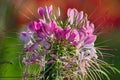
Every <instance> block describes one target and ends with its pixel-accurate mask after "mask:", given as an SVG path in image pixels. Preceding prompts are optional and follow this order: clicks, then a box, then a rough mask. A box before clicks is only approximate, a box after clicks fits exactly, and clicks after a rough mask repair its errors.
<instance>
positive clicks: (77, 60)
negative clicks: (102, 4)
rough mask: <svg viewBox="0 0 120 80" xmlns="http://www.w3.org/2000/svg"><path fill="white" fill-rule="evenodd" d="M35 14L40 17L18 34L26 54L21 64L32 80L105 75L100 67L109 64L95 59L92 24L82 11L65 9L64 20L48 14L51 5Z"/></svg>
mask: <svg viewBox="0 0 120 80" xmlns="http://www.w3.org/2000/svg"><path fill="white" fill-rule="evenodd" d="M38 14H39V15H40V16H41V18H38V19H37V20H35V21H32V22H31V23H30V24H29V25H28V28H27V29H28V30H27V31H26V32H21V33H20V39H21V40H22V41H23V42H24V50H25V53H26V54H25V55H24V56H23V60H22V63H23V64H25V65H26V68H28V66H29V67H30V68H29V69H26V70H28V71H25V73H26V72H27V73H28V74H34V75H35V76H36V77H34V79H35V80H36V79H37V78H39V79H40V80H43V79H44V80H57V79H59V78H60V79H61V80H68V79H70V80H86V79H90V80H98V79H100V80H101V77H100V76H99V75H98V74H103V75H105V76H106V77H107V78H108V76H107V74H106V72H105V71H104V70H102V69H103V67H104V66H105V65H106V66H107V65H109V64H107V63H105V62H104V63H101V62H102V61H100V60H99V56H98V55H97V53H98V52H99V51H97V49H96V47H95V45H94V44H95V41H96V39H97V35H96V34H94V24H93V23H91V22H90V21H89V20H88V19H87V16H86V15H85V14H84V12H83V11H80V12H78V11H77V10H76V9H75V8H74V9H68V11H67V16H68V19H66V22H65V23H61V21H59V20H57V19H54V18H53V17H52V6H50V7H44V8H39V9H38ZM100 54H101V53H100ZM109 66H110V65H109ZM31 67H34V69H35V70H32V71H33V72H31V71H29V70H31ZM110 68H111V67H110ZM114 69H115V70H116V68H113V69H112V70H114ZM36 70H37V71H36ZM34 72H36V73H34ZM24 75H26V74H24ZM25 79H26V78H25Z"/></svg>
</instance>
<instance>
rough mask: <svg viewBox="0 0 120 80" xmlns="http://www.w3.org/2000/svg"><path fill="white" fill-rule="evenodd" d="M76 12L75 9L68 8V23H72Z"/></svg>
mask: <svg viewBox="0 0 120 80" xmlns="http://www.w3.org/2000/svg"><path fill="white" fill-rule="evenodd" d="M77 14H78V11H77V10H76V9H70V8H69V9H68V11H67V16H68V17H69V21H70V24H73V22H74V19H75V16H76V15H77Z"/></svg>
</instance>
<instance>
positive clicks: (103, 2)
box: [0, 0, 120, 80]
mask: <svg viewBox="0 0 120 80" xmlns="http://www.w3.org/2000/svg"><path fill="white" fill-rule="evenodd" d="M45 5H46V6H49V5H53V11H54V14H57V12H56V11H57V8H58V7H59V8H60V9H61V19H62V20H63V21H64V20H65V19H66V12H67V9H68V8H76V9H77V10H78V11H81V10H82V11H84V12H85V13H87V14H88V19H89V20H90V21H91V22H93V23H94V24H95V33H97V34H98V35H99V37H98V39H97V41H96V46H97V47H104V49H105V50H102V51H103V52H104V53H103V54H104V60H105V61H107V62H108V63H110V64H111V65H114V66H115V67H117V68H118V69H119V70H120V0H0V80H20V77H21V76H22V73H23V72H22V70H23V65H22V64H21V55H22V53H23V52H22V50H23V49H22V43H21V42H20V40H19V38H18V35H19V32H20V31H21V30H22V31H23V30H25V28H26V27H27V24H28V23H29V22H31V21H33V20H35V19H36V18H37V17H38V14H37V9H38V7H41V6H45ZM110 77H111V80H120V74H110Z"/></svg>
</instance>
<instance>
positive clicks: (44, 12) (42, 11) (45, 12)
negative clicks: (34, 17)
mask: <svg viewBox="0 0 120 80" xmlns="http://www.w3.org/2000/svg"><path fill="white" fill-rule="evenodd" d="M38 14H39V15H40V16H41V17H45V18H49V17H50V16H52V5H51V6H50V7H44V8H42V7H40V8H39V9H38Z"/></svg>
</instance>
